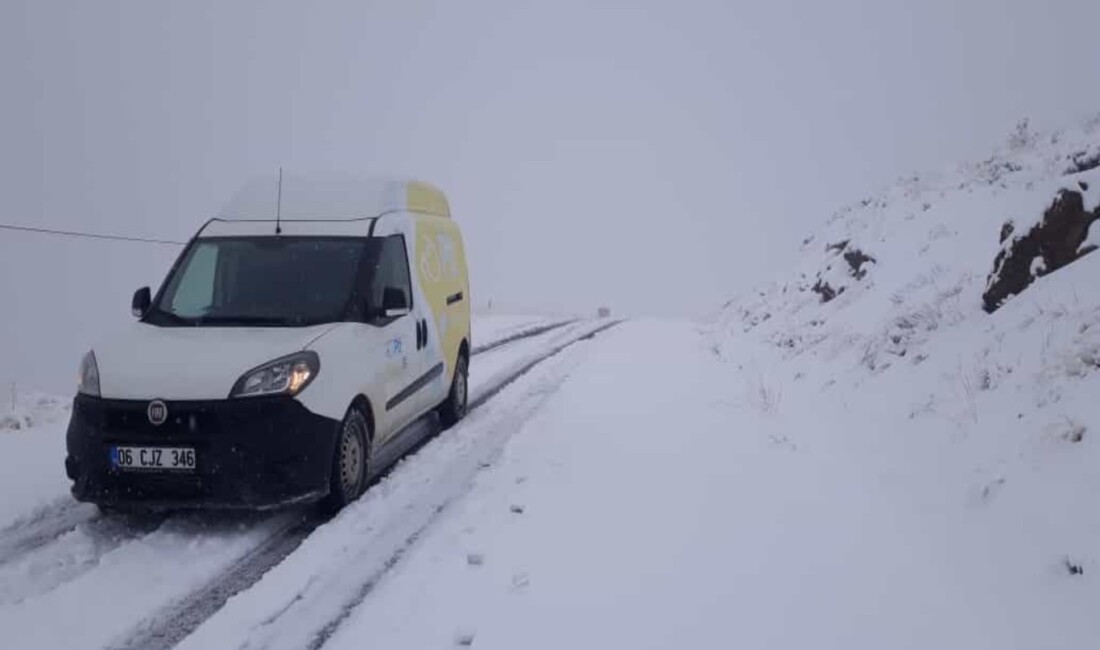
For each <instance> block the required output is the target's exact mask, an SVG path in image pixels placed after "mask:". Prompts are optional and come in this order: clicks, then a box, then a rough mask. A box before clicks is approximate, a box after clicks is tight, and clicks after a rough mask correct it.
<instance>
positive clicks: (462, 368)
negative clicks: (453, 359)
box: [438, 353, 470, 429]
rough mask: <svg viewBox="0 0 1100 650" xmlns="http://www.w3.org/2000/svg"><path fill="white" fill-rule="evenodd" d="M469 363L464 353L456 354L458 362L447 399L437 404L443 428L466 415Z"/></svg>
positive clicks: (468, 393)
mask: <svg viewBox="0 0 1100 650" xmlns="http://www.w3.org/2000/svg"><path fill="white" fill-rule="evenodd" d="M469 373H470V363H469V361H467V359H466V355H465V353H462V354H459V355H458V363H456V364H455V376H454V379H452V380H451V392H450V393H448V394H447V399H446V400H444V402H443V403H442V404H440V405H439V409H438V411H439V419H440V420H442V421H443V428H445V429H449V428H451V427H453V426H454V425H455V424H457V423H458V421H459V420H461V419H462V418H464V417H466V409H467V406H468V405H467V398H469V395H470V389H469Z"/></svg>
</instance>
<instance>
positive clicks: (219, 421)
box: [65, 176, 472, 509]
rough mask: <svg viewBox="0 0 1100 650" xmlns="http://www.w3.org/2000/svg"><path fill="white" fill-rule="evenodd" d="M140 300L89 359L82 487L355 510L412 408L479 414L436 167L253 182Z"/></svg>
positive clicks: (461, 275) (457, 269)
mask: <svg viewBox="0 0 1100 650" xmlns="http://www.w3.org/2000/svg"><path fill="white" fill-rule="evenodd" d="M133 311H134V315H135V316H136V317H137V322H136V323H134V324H133V326H131V327H130V328H129V330H128V331H126V332H125V333H124V335H122V336H120V337H119V338H117V339H116V340H114V341H111V342H108V343H105V344H103V345H100V346H96V347H95V349H94V350H92V351H90V352H88V354H87V355H86V356H85V357H84V359H83V362H82V363H81V366H80V384H79V389H78V394H77V396H76V399H75V401H74V404H73V411H72V419H71V422H70V424H69V429H68V435H67V446H68V456H67V458H66V461H65V468H66V471H67V473H68V475H69V477H70V478H71V479H72V480H73V494H74V496H75V497H76V498H77V499H79V500H81V501H88V502H93V503H96V504H98V505H100V506H102V507H106V508H133V507H138V508H142V509H145V508H178V507H244V508H270V507H276V506H281V505H286V504H291V503H304V502H315V501H322V500H323V501H325V502H326V503H327V505H329V506H331V507H333V508H339V507H342V506H344V505H345V504H347V503H348V502H349V501H352V500H354V499H355V498H356V497H358V496H359V494H360V493H361V492H362V490H363V489H364V487H365V485H366V484H367V481H368V480H369V479H370V478H371V477H373V476H375V475H377V474H378V473H379V472H380V471H382V470H383V469H384V468H385V467H386V466H387V465H389V464H390V463H392V462H394V461H395V460H396V459H397V458H398V457H399V456H400V455H401V454H402V453H403V452H404V451H405V450H407V449H408V448H409V447H410V446H411V445H412V444H415V442H417V441H410V440H408V439H406V438H407V437H408V435H407V434H408V433H409V432H410V431H416V430H423V429H424V428H425V427H415V426H409V425H410V424H411V423H413V422H414V421H416V420H418V418H421V416H424V415H425V414H428V413H430V412H432V411H435V412H436V413H438V415H439V418H440V419H441V420H442V423H443V425H444V426H449V425H452V424H454V423H455V422H457V421H458V420H460V419H461V418H462V417H463V415H465V412H466V403H467V389H466V383H467V382H466V379H467V371H468V368H469V359H470V354H469V351H470V349H471V347H470V346H471V344H472V342H471V340H470V296H469V284H468V279H467V272H466V256H465V252H464V248H463V241H462V235H461V232H460V231H459V228H458V226H457V224H456V223H455V222H454V221H453V220H452V219H451V218H450V209H449V206H448V202H447V199H446V197H445V196H444V195H443V193H442V192H440V191H439V190H437V189H435V188H433V187H431V186H429V185H427V184H425V183H421V182H416V181H378V180H351V179H341V180H330V181H324V182H319V181H311V180H307V179H303V178H294V177H290V176H286V177H280V178H278V179H276V178H271V179H258V180H255V181H253V182H250V183H248V184H247V185H246V186H245V187H244V188H243V189H242V190H241V192H240V193H239V194H238V195H237V196H236V198H235V199H234V200H233V201H231V202H230V204H229V206H228V207H227V208H226V209H225V210H224V211H223V213H222V214H221V215H220V216H219V217H217V218H214V219H211V220H210V221H208V222H207V223H206V224H205V225H204V226H203V227H202V228H201V229H200V230H199V232H198V233H196V235H195V236H194V238H193V239H192V240H191V242H190V243H189V244H188V245H187V247H186V248H185V249H184V251H183V252H182V254H181V255H180V257H179V259H178V260H177V261H176V263H175V264H174V265H173V266H172V268H171V270H170V271H169V273H168V276H167V277H166V278H165V280H164V283H163V284H162V285H161V287H160V289H159V290H158V291H157V292H156V294H155V295H152V293H151V292H150V290H149V288H147V287H146V288H142V289H139V290H138V291H137V292H136V293H135V294H134V299H133ZM429 429H430V427H429Z"/></svg>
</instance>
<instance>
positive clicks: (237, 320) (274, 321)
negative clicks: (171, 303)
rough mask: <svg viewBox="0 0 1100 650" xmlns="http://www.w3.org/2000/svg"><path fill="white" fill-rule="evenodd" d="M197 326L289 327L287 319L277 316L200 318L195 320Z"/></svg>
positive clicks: (290, 321)
mask: <svg viewBox="0 0 1100 650" xmlns="http://www.w3.org/2000/svg"><path fill="white" fill-rule="evenodd" d="M196 323H197V324H198V325H291V324H293V321H292V320H291V319H289V318H279V317H277V316H249V315H245V314H241V315H233V316H221V315H217V316H200V317H199V318H197V319H196Z"/></svg>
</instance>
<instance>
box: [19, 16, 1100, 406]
mask: <svg viewBox="0 0 1100 650" xmlns="http://www.w3.org/2000/svg"><path fill="white" fill-rule="evenodd" d="M913 4H917V5H918V6H910V5H913ZM959 5H964V6H959ZM1097 24H1100V4H1098V3H1095V2H1088V1H1085V0H1072V1H1071V0H1061V1H1055V2H1049V3H1037V2H1024V1H1008V0H1005V1H994V0H975V1H973V2H966V3H955V2H947V1H944V0H934V1H931V2H926V3H909V2H896V1H887V2H856V1H852V0H844V1H839V2H833V3H827V5H826V4H824V3H815V2H807V1H802V2H795V1H790V2H774V3H766V6H759V5H757V4H755V3H726V2H692V3H687V4H685V5H676V6H672V5H669V4H666V3H657V2H644V3H635V4H631V5H629V6H627V7H620V8H611V7H609V6H607V5H602V4H597V3H584V2H574V1H565V2H561V3H553V4H552V5H550V4H544V3H505V2H497V3H480V2H474V3H463V4H461V5H458V4H454V3H441V2H422V1H417V2H406V3H400V4H396V3H357V2H331V3H325V4H324V5H323V6H314V5H311V6H308V7H307V6H303V5H299V4H297V3H288V2H275V3H260V2H240V3H232V4H229V3H216V2H211V1H209V0H203V1H198V2H189V3H186V4H184V3H156V4H154V3H141V2H96V3H80V2H71V1H70V2H63V1H48V2H31V1H30V0H15V1H11V0H9V1H8V2H5V3H3V5H2V6H0V79H2V80H3V83H4V97H5V101H4V102H3V103H0V137H2V141H3V142H4V143H5V146H4V147H3V149H2V150H0V192H2V195H3V197H4V198H3V206H4V208H3V210H2V212H0V223H6V224H17V225H23V226H30V227H36V228H57V229H63V230H80V231H89V232H95V233H106V234H118V235H128V236H137V237H152V238H163V239H171V240H179V241H184V240H186V239H187V238H188V237H189V236H190V235H191V234H192V233H193V232H194V230H195V229H196V228H198V226H199V225H201V224H202V223H203V222H204V221H205V220H206V219H207V218H209V217H211V216H213V215H214V214H215V213H216V212H217V210H218V208H219V207H220V206H221V205H222V204H223V203H224V201H225V200H227V199H228V198H229V196H230V194H231V193H232V192H233V191H234V190H235V189H236V188H237V187H238V185H239V184H240V183H241V182H242V181H243V180H245V178H247V177H249V176H252V175H255V174H270V173H271V172H272V171H274V170H276V169H278V167H280V166H282V167H283V168H284V169H286V170H287V171H288V172H290V171H293V172H296V173H310V172H315V171H325V170H332V171H335V172H341V173H352V174H370V175H396V176H411V177H416V178H422V179H424V180H426V181H429V182H431V183H433V184H436V185H438V186H440V187H441V188H443V189H444V190H445V191H446V192H447V193H448V196H449V197H450V199H451V202H452V207H453V210H454V213H455V216H456V218H457V219H458V220H460V221H461V223H462V226H463V228H464V232H465V236H466V240H467V246H468V249H469V258H470V272H471V282H472V293H473V298H474V300H475V302H476V304H477V305H478V307H480V308H484V307H485V305H486V304H487V303H488V302H489V301H490V300H491V301H492V302H493V305H494V308H495V309H497V310H498V311H505V310H507V311H516V312H532V311H539V312H590V311H594V310H595V309H596V308H597V307H599V306H602V305H607V306H610V307H611V308H612V309H613V310H614V311H615V313H616V314H621V315H656V316H674V317H699V316H703V315H705V314H708V313H711V312H713V311H714V310H716V309H717V308H718V307H719V306H720V305H721V304H722V303H723V302H725V300H726V299H728V298H730V297H732V296H733V295H735V294H737V293H739V292H743V291H745V290H747V289H749V288H751V287H752V286H753V285H755V284H757V283H759V282H762V281H766V280H767V279H769V278H770V277H772V276H774V275H776V274H777V273H780V272H782V271H783V270H785V269H787V268H789V267H791V266H792V265H793V264H794V263H795V262H796V261H797V256H798V245H799V242H801V240H802V239H804V238H805V237H807V236H809V235H812V234H814V233H815V232H817V231H818V230H819V229H820V227H821V226H822V224H823V223H824V220H825V219H826V218H827V216H828V215H829V214H830V213H832V212H833V211H834V210H836V209H837V208H838V207H840V206H841V205H843V204H846V203H851V202H853V201H856V200H858V199H859V198H861V197H862V196H865V195H867V194H869V193H871V192H873V191H875V190H876V188H879V187H882V186H884V185H886V184H888V183H890V182H892V181H893V180H894V179H896V178H897V177H899V176H903V175H909V174H912V173H920V172H923V171H928V170H936V169H942V168H946V167H950V166H952V165H954V164H956V163H960V162H964V161H970V160H977V159H981V158H984V157H986V156H987V155H988V154H989V153H990V152H991V151H992V150H993V149H994V148H995V147H997V146H998V145H1000V144H1001V143H1002V142H1003V141H1004V138H1005V136H1006V135H1007V134H1008V133H1009V132H1010V131H1011V130H1012V128H1013V126H1014V125H1015V124H1016V123H1017V122H1018V121H1019V120H1021V119H1024V118H1028V119H1030V121H1031V125H1032V127H1033V128H1034V129H1036V130H1044V129H1056V128H1060V127H1063V126H1070V125H1073V124H1076V123H1078V122H1080V121H1081V120H1083V119H1085V118H1087V117H1088V116H1090V115H1093V114H1096V113H1097V112H1098V111H1100V84H1097V83H1096V81H1097V77H1096V70H1095V62H1096V61H1100V41H1098V39H1096V38H1095V25H1097ZM178 250H179V249H178V247H173V246H164V245H153V244H139V243H126V242H107V241H98V240H84V239H73V238H62V237H52V236H46V235H40V234H32V233H23V232H12V231H2V230H0V277H2V278H3V280H2V281H0V305H3V307H2V309H3V310H4V315H3V317H2V318H0V382H3V383H4V385H5V386H7V385H9V384H10V383H11V382H17V384H18V385H19V386H20V387H27V388H35V389H42V390H48V391H52V392H59V393H66V392H70V391H71V390H72V385H73V374H74V372H75V367H76V364H77V361H78V360H79V358H80V355H81V354H82V353H83V351H85V350H87V349H88V348H89V347H91V346H92V345H94V344H95V342H96V341H97V340H102V338H103V337H105V336H109V335H111V333H112V332H116V331H118V330H119V329H120V328H122V327H124V326H125V325H126V323H127V320H128V319H129V313H128V312H129V309H128V301H129V297H130V294H131V293H132V291H133V290H134V289H136V288H137V287H139V286H142V285H151V286H154V287H155V286H157V285H158V284H159V283H160V281H161V279H162V277H163V274H164V272H165V270H166V269H167V267H168V265H169V264H170V263H171V261H172V259H173V258H174V257H175V255H176V254H177V252H178Z"/></svg>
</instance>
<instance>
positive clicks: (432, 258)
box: [416, 217, 470, 381]
mask: <svg viewBox="0 0 1100 650" xmlns="http://www.w3.org/2000/svg"><path fill="white" fill-rule="evenodd" d="M416 269H417V274H418V275H419V276H420V286H421V287H422V288H423V290H424V294H425V297H426V298H427V301H428V305H429V307H430V308H431V311H432V316H433V318H434V320H435V332H436V337H435V339H434V340H436V341H440V342H442V347H443V349H442V353H443V359H444V361H445V362H446V364H447V377H448V381H450V379H451V377H452V374H453V371H454V363H455V360H456V359H457V358H458V350H459V347H460V346H461V345H462V340H463V339H464V338H467V337H468V336H469V332H470V297H469V295H468V294H469V286H468V280H467V277H466V256H465V251H464V249H463V245H462V235H461V234H460V233H459V230H458V226H456V225H455V223H454V222H453V221H451V220H450V219H446V218H440V217H417V218H416Z"/></svg>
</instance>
